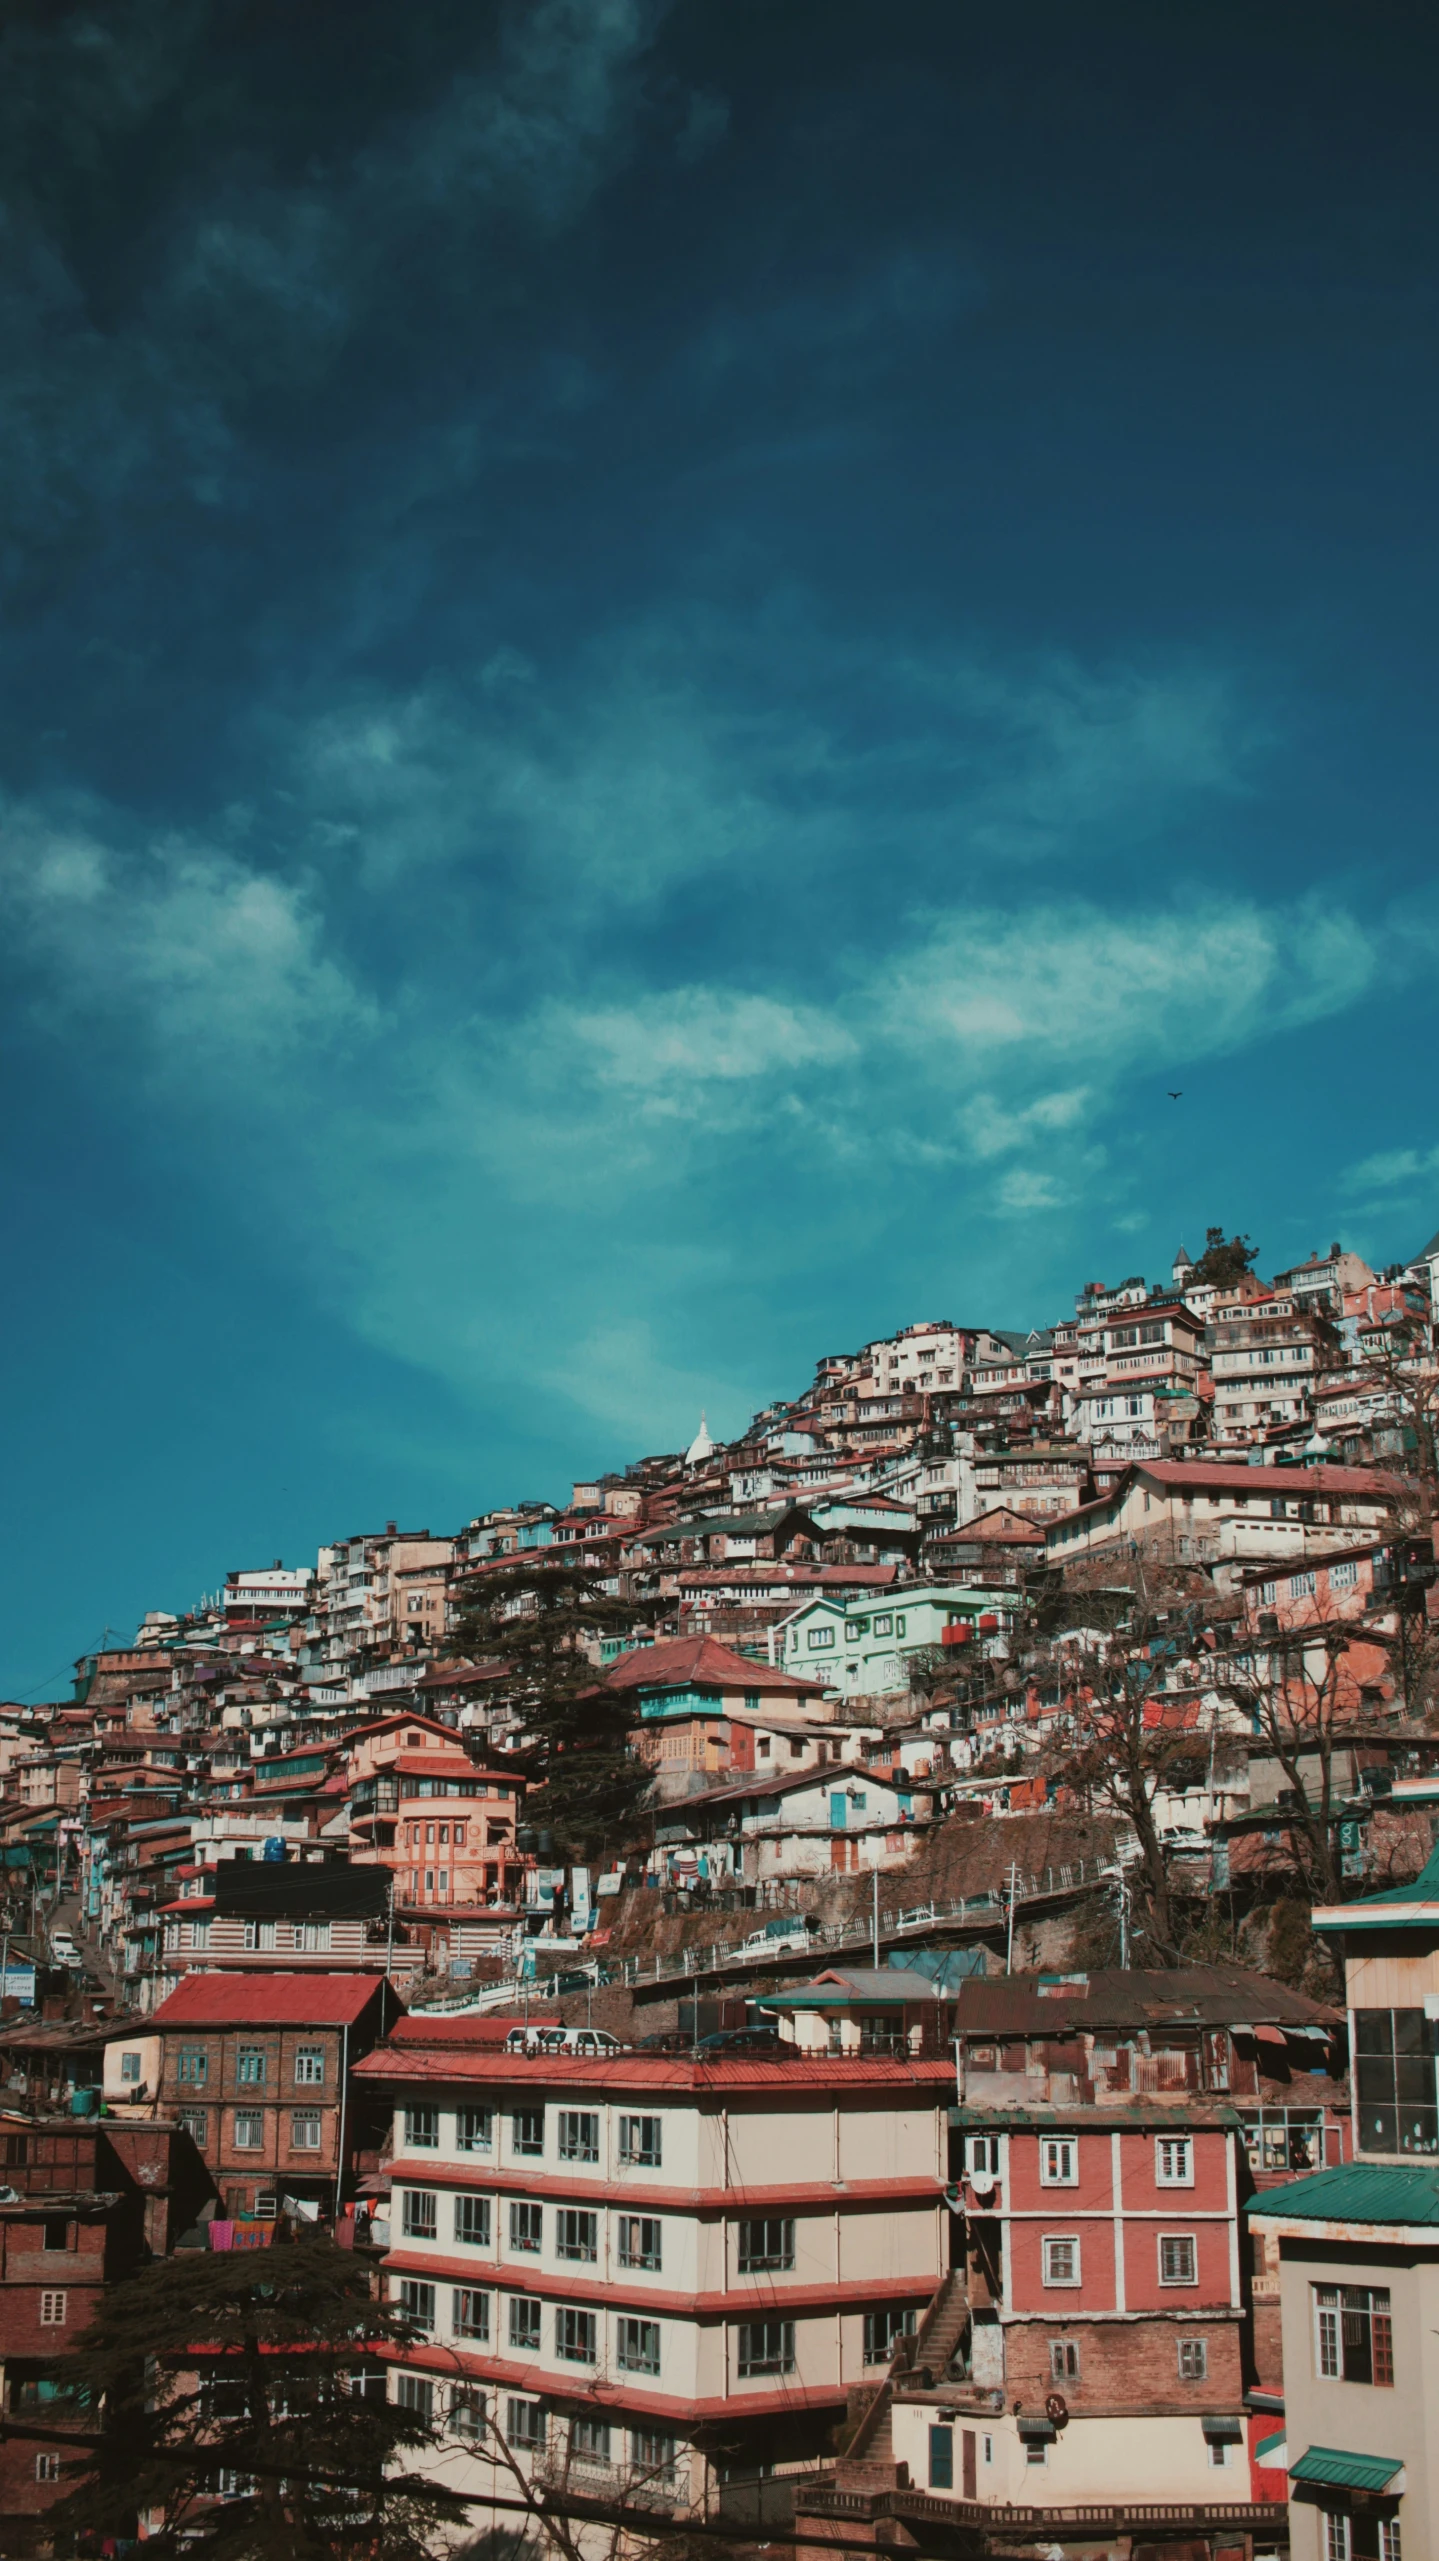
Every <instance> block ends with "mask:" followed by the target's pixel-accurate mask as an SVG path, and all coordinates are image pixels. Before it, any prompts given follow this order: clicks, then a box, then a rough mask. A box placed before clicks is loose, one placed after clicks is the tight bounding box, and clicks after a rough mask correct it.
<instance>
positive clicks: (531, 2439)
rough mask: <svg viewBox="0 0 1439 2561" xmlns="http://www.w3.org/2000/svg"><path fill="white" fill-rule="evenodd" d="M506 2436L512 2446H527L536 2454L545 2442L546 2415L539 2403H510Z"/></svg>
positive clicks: (506, 2415)
mask: <svg viewBox="0 0 1439 2561" xmlns="http://www.w3.org/2000/svg"><path fill="white" fill-rule="evenodd" d="M505 2434H506V2436H507V2437H508V2438H509V2441H510V2443H511V2445H519V2446H526V2447H528V2448H529V2449H530V2451H531V2452H535V2451H537V2450H538V2448H539V2447H541V2446H542V2445H543V2444H544V2441H545V2413H544V2410H543V2408H542V2407H541V2405H540V2403H539V2402H538V2401H509V2402H507V2403H506V2405H505Z"/></svg>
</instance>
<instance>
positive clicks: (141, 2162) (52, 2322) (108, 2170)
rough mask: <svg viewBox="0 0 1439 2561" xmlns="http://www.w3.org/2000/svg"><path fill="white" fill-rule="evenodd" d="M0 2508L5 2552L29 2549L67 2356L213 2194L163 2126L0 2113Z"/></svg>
mask: <svg viewBox="0 0 1439 2561" xmlns="http://www.w3.org/2000/svg"><path fill="white" fill-rule="evenodd" d="M0 2177H3V2182H4V2185H3V2189H0V2412H3V2418H4V2433H3V2436H0V2517H3V2519H4V2536H5V2540H4V2545H3V2548H4V2550H5V2552H6V2553H7V2554H21V2553H26V2552H29V2551H31V2550H34V2549H37V2548H38V2537H39V2535H40V2531H41V2527H40V2520H41V2518H42V2517H43V2514H44V2511H45V2510H46V2509H47V2508H49V2507H51V2506H52V2505H53V2504H54V2502H55V2501H56V2500H57V2499H58V2498H60V2497H61V2496H63V2494H64V2490H65V2487H66V2485H65V2482H64V2480H63V2478H62V2466H63V2463H64V2461H65V2459H66V2446H65V2435H66V2432H67V2428H68V2427H70V2426H73V2425H77V2424H78V2423H79V2418H80V2413H79V2411H78V2408H77V2404H76V2401H75V2397H74V2393H73V2390H71V2389H69V2388H67V2383H66V2363H67V2356H68V2353H69V2352H70V2351H72V2350H73V2348H74V2345H75V2342H76V2341H77V2339H78V2338H79V2337H80V2335H81V2333H82V2332H83V2331H84V2329H85V2328H86V2326H87V2325H88V2323H89V2321H90V2319H91V2317H92V2315H93V2314H94V2312H95V2310H96V2307H97V2306H98V2303H99V2300H100V2296H101V2293H102V2292H103V2290H104V2289H105V2287H107V2286H110V2285H114V2284H117V2283H118V2282H119V2281H120V2280H121V2279H122V2278H124V2277H126V2276H129V2275H130V2274H131V2273H132V2272H133V2270H134V2269H136V2268H137V2267H139V2266H140V2265H141V2263H142V2261H143V2260H144V2259H146V2258H147V2257H149V2256H150V2255H152V2254H153V2255H154V2256H157V2257H163V2256H164V2255H165V2253H166V2252H167V2251H168V2250H170V2249H172V2248H173V2247H174V2244H175V2241H176V2239H177V2238H178V2235H179V2233H180V2232H181V2230H183V2229H184V2228H186V2227H187V2226H188V2225H190V2224H191V2223H193V2221H194V2220H195V2217H196V2216H197V2215H198V2213H199V2211H200V2209H201V2207H202V2206H203V2205H204V2204H205V2203H206V2201H207V2200H208V2199H209V2198H210V2197H211V2196H212V2195H213V2187H212V2184H211V2181H210V2178H209V2175H208V2173H207V2171H206V2169H205V2165H204V2163H203V2162H202V2161H201V2160H200V2158H199V2156H198V2154H197V2153H196V2151H195V2148H194V2146H193V2144H192V2143H190V2142H189V2140H188V2139H187V2137H186V2136H185V2134H184V2133H183V2131H182V2130H181V2129H180V2128H179V2127H178V2126H176V2125H175V2124H173V2123H169V2124H164V2123H158V2122H154V2123H149V2124H145V2125H124V2126H110V2125H108V2124H107V2125H103V2126H102V2125H100V2124H98V2123H96V2122H77V2120H76V2119H75V2118H74V2117H73V2116H29V2115H25V2114H22V2113H21V2112H20V2111H19V2110H9V2111H6V2112H4V2113H3V2114H0Z"/></svg>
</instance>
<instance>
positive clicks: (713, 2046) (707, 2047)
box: [695, 2027, 796, 2055]
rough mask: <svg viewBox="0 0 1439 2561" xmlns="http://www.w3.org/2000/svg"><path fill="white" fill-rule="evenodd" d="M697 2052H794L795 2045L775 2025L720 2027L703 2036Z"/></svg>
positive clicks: (712, 2053)
mask: <svg viewBox="0 0 1439 2561" xmlns="http://www.w3.org/2000/svg"><path fill="white" fill-rule="evenodd" d="M695 2050H696V2052H697V2053H699V2054H704V2055H715V2054H793V2053H794V2052H795V2050H796V2049H795V2048H794V2046H792V2045H791V2044H789V2043H788V2041H787V2039H786V2038H784V2037H782V2036H781V2035H780V2032H779V2030H778V2028H773V2027H718V2028H716V2029H715V2030H714V2032H713V2034H712V2035H710V2036H702V2037H701V2038H700V2041H699V2044H698V2046H697V2047H696V2049H695Z"/></svg>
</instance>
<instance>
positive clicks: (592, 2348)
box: [555, 2303, 600, 2365]
mask: <svg viewBox="0 0 1439 2561" xmlns="http://www.w3.org/2000/svg"><path fill="white" fill-rule="evenodd" d="M599 2328H600V2325H599V2321H598V2319H597V2317H596V2315H595V2314H594V2313H593V2312H581V2311H579V2310H578V2309H577V2308H576V2306H575V2305H573V2304H570V2303H557V2304H556V2305H555V2354H556V2356H558V2357H563V2358H564V2359H565V2361H566V2363H567V2364H569V2365H594V2364H596V2363H597V2362H598V2359H599V2352H600V2340H599Z"/></svg>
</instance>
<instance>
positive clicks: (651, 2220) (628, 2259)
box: [619, 2214, 660, 2268]
mask: <svg viewBox="0 0 1439 2561" xmlns="http://www.w3.org/2000/svg"><path fill="white" fill-rule="evenodd" d="M619 2243H620V2266H621V2267H622V2268H657V2267H658V2266H659V2265H660V2221H659V2216H658V2215H657V2214H622V2215H621V2216H620V2219H619Z"/></svg>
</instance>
